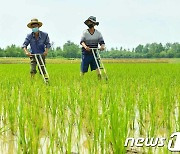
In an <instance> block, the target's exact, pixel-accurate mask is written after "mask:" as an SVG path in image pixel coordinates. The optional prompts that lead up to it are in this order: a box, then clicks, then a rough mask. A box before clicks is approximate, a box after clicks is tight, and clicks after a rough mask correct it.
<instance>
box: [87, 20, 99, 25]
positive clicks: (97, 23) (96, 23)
mask: <svg viewBox="0 0 180 154" xmlns="http://www.w3.org/2000/svg"><path fill="white" fill-rule="evenodd" d="M88 21H91V22H93V23H94V24H95V25H97V26H98V25H99V22H96V21H94V20H91V19H87V20H86V21H85V22H84V24H85V25H87V22H88Z"/></svg>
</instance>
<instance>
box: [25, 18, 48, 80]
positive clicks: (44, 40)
mask: <svg viewBox="0 0 180 154" xmlns="http://www.w3.org/2000/svg"><path fill="white" fill-rule="evenodd" d="M42 25H43V24H42V22H40V21H38V19H32V20H31V22H30V23H28V24H27V27H28V28H31V29H32V33H30V34H28V35H27V37H26V39H25V41H24V43H23V49H24V52H25V54H26V55H27V56H29V57H30V60H31V71H30V73H31V77H34V75H35V74H36V73H37V71H36V65H37V63H36V59H35V57H34V56H33V55H31V54H42V59H43V61H44V63H45V57H46V56H47V54H48V49H49V48H50V47H51V45H50V42H49V36H48V34H47V33H45V32H42V31H40V30H39V28H40V27H41V26H42ZM29 44H30V47H31V48H30V51H29V50H28V49H27V46H28V45H29ZM38 57H39V56H38ZM39 62H40V60H39ZM41 69H42V71H43V73H44V75H45V76H46V74H45V70H44V67H41Z"/></svg>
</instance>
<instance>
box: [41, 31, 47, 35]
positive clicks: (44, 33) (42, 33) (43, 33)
mask: <svg viewBox="0 0 180 154" xmlns="http://www.w3.org/2000/svg"><path fill="white" fill-rule="evenodd" d="M39 32H40V33H41V35H48V33H46V32H43V31H39Z"/></svg>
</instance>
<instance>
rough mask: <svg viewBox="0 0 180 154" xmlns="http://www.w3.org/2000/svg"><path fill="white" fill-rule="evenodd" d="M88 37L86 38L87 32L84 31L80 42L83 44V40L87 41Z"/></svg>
mask: <svg viewBox="0 0 180 154" xmlns="http://www.w3.org/2000/svg"><path fill="white" fill-rule="evenodd" d="M85 41H86V39H85V32H83V34H82V36H81V41H80V44H82V42H85Z"/></svg>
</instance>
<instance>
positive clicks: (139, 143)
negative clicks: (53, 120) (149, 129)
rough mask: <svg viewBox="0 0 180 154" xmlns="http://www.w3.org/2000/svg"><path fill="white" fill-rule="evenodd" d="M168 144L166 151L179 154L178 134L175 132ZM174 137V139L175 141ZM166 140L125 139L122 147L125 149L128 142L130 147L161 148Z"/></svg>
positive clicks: (179, 138) (179, 133)
mask: <svg viewBox="0 0 180 154" xmlns="http://www.w3.org/2000/svg"><path fill="white" fill-rule="evenodd" d="M170 137H171V139H170V140H169V142H168V150H169V151H172V152H180V132H175V133H173V134H172V135H171V136H170ZM175 137H176V139H175ZM165 140H166V138H163V137H161V138H136V139H135V138H127V139H126V141H125V143H124V146H125V147H127V146H128V143H129V142H130V141H131V142H130V143H131V144H130V147H133V146H136V147H143V146H146V147H155V146H158V147H163V146H164V145H165Z"/></svg>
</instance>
